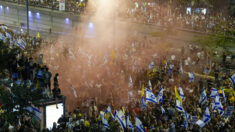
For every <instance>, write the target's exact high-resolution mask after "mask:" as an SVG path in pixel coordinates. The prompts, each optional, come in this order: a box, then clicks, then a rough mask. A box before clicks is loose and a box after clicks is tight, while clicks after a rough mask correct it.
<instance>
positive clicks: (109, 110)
mask: <svg viewBox="0 0 235 132" xmlns="http://www.w3.org/2000/svg"><path fill="white" fill-rule="evenodd" d="M107 113H110V115H111V117H112V118H113V119H114V116H113V114H112V111H111V106H110V105H109V106H108V108H107V110H106V111H105V114H107Z"/></svg>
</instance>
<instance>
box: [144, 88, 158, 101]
mask: <svg viewBox="0 0 235 132" xmlns="http://www.w3.org/2000/svg"><path fill="white" fill-rule="evenodd" d="M146 102H147V103H148V102H153V103H155V104H157V100H156V97H155V96H154V94H153V92H152V91H151V90H149V89H146Z"/></svg>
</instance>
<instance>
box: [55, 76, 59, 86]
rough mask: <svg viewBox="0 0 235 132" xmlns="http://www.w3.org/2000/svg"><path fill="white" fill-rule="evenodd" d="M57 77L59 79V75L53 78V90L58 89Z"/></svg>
mask: <svg viewBox="0 0 235 132" xmlns="http://www.w3.org/2000/svg"><path fill="white" fill-rule="evenodd" d="M58 77H59V74H58V73H56V74H55V77H54V88H56V87H59V83H58Z"/></svg>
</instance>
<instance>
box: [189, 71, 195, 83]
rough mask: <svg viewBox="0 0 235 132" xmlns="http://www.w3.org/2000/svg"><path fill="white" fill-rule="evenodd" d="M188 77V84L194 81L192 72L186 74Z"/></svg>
mask: <svg viewBox="0 0 235 132" xmlns="http://www.w3.org/2000/svg"><path fill="white" fill-rule="evenodd" d="M188 76H189V82H190V83H191V82H193V81H194V79H195V77H194V73H193V72H192V73H190V72H188Z"/></svg>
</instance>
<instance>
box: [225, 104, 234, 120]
mask: <svg viewBox="0 0 235 132" xmlns="http://www.w3.org/2000/svg"><path fill="white" fill-rule="evenodd" d="M233 111H234V106H227V107H226V109H225V113H224V115H223V116H224V117H228V118H229V117H231V116H232V115H233Z"/></svg>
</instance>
